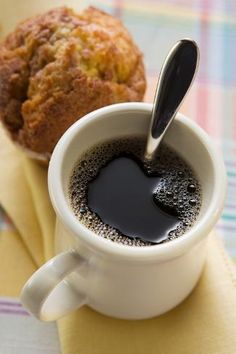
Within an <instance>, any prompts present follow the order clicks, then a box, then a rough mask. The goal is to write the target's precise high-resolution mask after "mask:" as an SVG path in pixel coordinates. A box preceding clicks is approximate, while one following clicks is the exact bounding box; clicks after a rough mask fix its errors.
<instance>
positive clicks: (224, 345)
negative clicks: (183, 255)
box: [0, 130, 236, 354]
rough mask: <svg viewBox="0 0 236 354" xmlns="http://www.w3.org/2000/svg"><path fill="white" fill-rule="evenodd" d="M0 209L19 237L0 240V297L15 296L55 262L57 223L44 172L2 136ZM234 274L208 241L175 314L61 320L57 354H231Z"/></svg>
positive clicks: (84, 313)
mask: <svg viewBox="0 0 236 354" xmlns="http://www.w3.org/2000/svg"><path fill="white" fill-rule="evenodd" d="M0 170H1V173H0V203H1V204H2V205H3V207H4V208H5V210H6V211H7V213H8V215H9V216H10V217H11V219H12V220H13V222H14V224H15V226H16V229H17V231H8V232H6V231H5V232H1V234H0V262H1V263H0V264H1V267H0V295H5V296H19V291H20V288H21V286H22V285H23V283H24V282H25V281H26V279H27V278H28V277H29V276H30V274H32V272H33V271H35V269H36V268H37V267H38V266H39V265H40V264H42V262H43V260H46V259H49V258H50V257H51V256H52V255H53V233H54V224H55V215H54V212H53V210H52V206H51V204H50V200H49V196H48V192H47V170H46V168H45V167H43V166H40V165H38V164H37V163H36V162H34V161H32V160H30V159H28V158H27V157H26V156H24V155H22V153H21V152H19V151H18V150H17V149H16V148H15V147H14V146H13V144H12V143H11V142H10V141H9V139H8V138H7V137H6V136H5V134H4V132H3V131H2V130H0ZM235 308H236V270H235V266H234V265H233V263H232V262H231V260H230V259H229V257H228V256H227V255H226V253H225V251H224V249H223V247H222V245H221V242H220V241H219V239H218V237H217V236H216V235H215V234H213V235H211V237H210V238H209V245H208V255H207V261H206V266H205V269H204V272H203V274H202V277H201V279H200V281H199V283H198V285H197V287H196V288H195V289H194V291H193V292H192V294H191V295H190V296H189V297H188V298H187V299H186V300H185V301H184V302H183V303H182V304H181V305H179V306H177V307H176V308H175V309H174V310H172V311H170V312H168V313H166V314H164V315H162V316H159V317H156V318H153V319H149V320H143V321H125V320H117V319H113V318H109V317H106V316H103V315H101V314H99V313H97V312H95V311H93V310H91V309H89V308H88V307H86V306H85V307H83V308H81V309H79V310H77V311H75V312H73V313H72V314H70V315H68V316H66V317H64V318H62V319H60V320H59V321H58V322H57V323H58V330H59V336H60V342H61V348H62V353H63V354H77V353H78V354H110V353H112V354H121V353H122V354H144V353H149V354H157V353H160V354H172V353H173V354H189V353H191V354H206V353H208V354H233V353H235V351H236V336H235V328H236V311H235Z"/></svg>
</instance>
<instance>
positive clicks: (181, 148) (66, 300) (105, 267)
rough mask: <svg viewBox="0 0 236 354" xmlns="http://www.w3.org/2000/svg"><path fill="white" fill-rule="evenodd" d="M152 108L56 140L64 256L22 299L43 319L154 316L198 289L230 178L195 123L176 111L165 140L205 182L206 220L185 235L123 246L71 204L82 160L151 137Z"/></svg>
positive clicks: (81, 125) (102, 119) (119, 114)
mask: <svg viewBox="0 0 236 354" xmlns="http://www.w3.org/2000/svg"><path fill="white" fill-rule="evenodd" d="M151 110H152V105H151V104H147V103H122V104H116V105H112V106H108V107H104V108H101V109H99V110H97V111H94V112H92V113H90V114H88V115H87V116H85V117H84V118H82V119H80V120H79V121H77V122H76V123H75V124H74V125H73V126H72V127H71V128H70V129H68V130H67V132H66V133H65V134H64V135H63V137H62V138H61V139H60V141H59V142H58V144H57V146H56V148H55V150H54V152H53V155H52V159H51V162H50V165H49V177H48V183H49V192H50V197H51V201H52V204H53V207H54V209H55V211H56V214H57V227H56V254H58V255H57V256H56V257H55V258H53V259H51V260H50V261H49V262H48V263H46V264H45V265H44V266H43V267H41V268H40V269H39V270H38V271H37V272H36V273H34V274H33V276H32V277H31V278H30V279H29V281H28V282H27V283H26V285H25V287H24V288H23V291H22V295H21V299H22V302H23V304H24V306H25V307H26V308H27V309H28V310H29V311H30V312H31V313H32V314H34V315H35V316H36V317H38V318H39V319H41V320H46V321H49V320H55V319H57V318H59V317H61V316H63V315H64V314H66V313H68V312H70V311H71V310H73V309H75V308H79V307H80V306H82V305H84V304H87V305H89V306H90V307H92V308H93V309H95V310H97V311H99V312H101V313H103V314H106V315H109V316H114V317H118V318H124V319H144V318H149V317H153V316H157V315H160V314H162V313H164V312H166V311H168V310H170V309H172V308H173V307H175V306H176V305H178V304H179V303H180V302H181V301H183V300H184V299H185V298H186V296H187V295H188V294H189V293H190V292H191V290H192V289H193V288H194V286H195V285H196V283H197V281H198V279H199V276H200V274H201V271H202V268H203V265H204V261H205V255H206V245H207V236H208V234H209V232H210V231H211V230H212V228H213V226H214V224H215V223H216V221H217V219H218V218H219V216H220V213H221V211H222V208H223V205H224V199H225V190H226V177H225V168H224V164H223V160H222V157H221V153H220V152H219V151H218V150H216V148H215V147H214V145H213V143H212V141H211V139H210V138H209V137H208V136H207V134H206V133H205V132H204V131H203V130H202V129H201V128H200V127H199V126H197V125H196V124H195V123H194V122H192V121H191V120H190V119H188V118H186V117H184V116H183V115H181V114H178V115H177V117H176V119H175V120H174V122H173V124H172V126H171V127H170V129H169V131H168V133H167V135H166V137H165V142H166V143H167V144H168V145H169V146H171V147H173V148H174V149H175V150H176V151H177V152H178V153H179V154H180V155H181V156H182V157H183V158H184V159H185V160H186V161H187V162H188V163H189V164H190V165H191V166H192V167H193V169H194V170H195V172H196V174H197V176H198V178H199V180H200V183H201V185H202V191H203V193H202V194H203V200H202V207H201V212H200V215H199V217H198V220H197V221H196V223H195V224H194V226H193V227H192V228H191V229H190V230H189V231H188V232H186V233H185V234H184V235H183V236H181V237H180V238H178V239H176V240H173V241H171V242H168V243H165V244H160V245H155V246H147V247H140V248H137V247H130V246H124V245H119V244H117V243H114V242H111V241H109V240H106V239H103V238H102V237H99V236H97V235H96V234H94V233H93V232H92V231H90V230H89V229H87V228H86V227H85V226H83V225H82V224H81V223H80V222H79V221H78V220H77V218H76V217H75V216H74V214H73V212H72V210H71V208H70V205H69V201H68V179H69V177H70V174H71V171H72V168H73V166H74V164H75V162H76V161H77V160H78V158H79V156H81V154H83V152H84V151H86V150H87V149H88V148H89V147H91V146H93V145H94V144H97V143H98V142H100V141H104V140H106V139H110V138H113V137H119V136H124V135H131V134H132V135H133V134H146V133H147V130H148V126H149V120H150V116H151ZM61 252H62V253H61Z"/></svg>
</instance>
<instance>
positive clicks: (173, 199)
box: [69, 136, 201, 247]
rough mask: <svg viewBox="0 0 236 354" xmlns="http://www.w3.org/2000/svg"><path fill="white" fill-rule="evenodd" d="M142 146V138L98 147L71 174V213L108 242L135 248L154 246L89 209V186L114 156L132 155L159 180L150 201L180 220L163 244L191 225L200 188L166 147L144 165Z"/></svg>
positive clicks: (189, 168)
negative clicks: (121, 231) (118, 228)
mask: <svg viewBox="0 0 236 354" xmlns="http://www.w3.org/2000/svg"><path fill="white" fill-rule="evenodd" d="M145 145H146V138H145V137H142V136H139V137H125V138H123V137H122V138H120V139H116V140H113V141H107V142H104V143H101V144H98V145H97V146H96V147H93V148H91V149H90V150H88V151H87V152H86V153H85V154H84V155H83V156H82V158H81V159H80V160H79V161H78V162H77V164H76V165H75V167H74V169H73V171H72V175H71V178H70V182H69V200H70V205H71V208H72V210H73V212H74V214H75V215H76V217H77V218H78V219H79V220H80V222H81V223H83V224H84V225H85V226H86V227H87V228H88V229H90V230H91V231H93V232H94V233H96V234H97V235H98V236H100V237H103V238H106V239H108V240H110V241H111V242H116V243H119V244H123V245H127V246H136V247H143V246H150V245H153V243H151V242H149V241H143V240H141V239H139V238H135V237H134V238H130V237H128V236H126V235H123V234H121V233H120V231H119V230H117V229H115V228H113V227H111V226H110V225H107V224H105V223H104V222H103V221H102V220H101V219H100V218H99V216H98V215H97V214H95V213H93V212H92V211H91V210H89V207H88V203H87V191H88V185H89V183H90V181H92V180H93V179H94V178H96V176H97V175H98V174H99V171H100V169H101V168H102V167H104V166H106V165H107V164H108V163H109V162H110V161H111V160H112V159H114V157H117V156H121V155H127V156H130V155H132V156H133V157H134V158H135V159H136V160H137V161H138V163H139V165H140V166H141V167H142V169H143V171H144V173H146V175H148V176H150V178H152V177H156V176H158V177H159V178H160V179H159V182H158V185H157V187H156V188H155V190H154V191H153V201H154V203H156V204H157V206H158V207H159V208H161V209H162V210H163V211H164V212H170V213H172V214H173V215H177V216H178V219H179V224H178V226H177V227H176V228H175V229H173V230H170V231H169V233H168V238H167V239H166V240H164V241H163V242H168V241H170V240H174V239H175V238H177V237H180V236H181V235H183V234H184V233H185V232H186V231H187V230H188V229H189V228H191V226H192V225H193V224H194V222H195V221H196V219H197V217H198V214H199V212H200V208H201V187H200V184H199V182H198V180H197V178H196V176H195V174H194V172H193V170H192V169H191V167H190V166H188V164H187V163H185V162H184V160H183V159H182V158H180V157H179V156H178V155H177V154H176V152H175V151H173V150H172V149H170V148H169V147H167V146H166V145H165V144H162V145H161V146H160V148H159V150H158V154H157V156H156V159H155V161H152V162H147V161H145V163H143V162H142V159H143V156H144V151H145ZM114 188H115V186H114Z"/></svg>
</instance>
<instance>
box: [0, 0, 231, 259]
mask: <svg viewBox="0 0 236 354" xmlns="http://www.w3.org/2000/svg"><path fill="white" fill-rule="evenodd" d="M64 3H65V4H66V1H64ZM87 5H94V6H97V7H99V8H101V9H103V10H105V11H107V12H109V13H111V14H113V15H115V16H117V17H119V18H120V19H121V20H122V21H123V22H124V23H125V25H126V26H127V28H128V29H129V31H130V32H131V33H132V35H133V37H134V39H135V41H136V42H137V44H138V45H139V47H140V48H141V50H142V51H143V53H144V59H145V65H146V70H147V75H148V90H147V94H146V100H147V101H152V99H153V95H154V91H155V85H156V81H157V77H158V73H159V70H160V67H161V64H162V62H163V60H164V58H165V56H166V54H167V52H168V50H169V49H170V48H171V46H172V45H173V43H175V42H176V41H177V40H178V39H181V38H184V37H190V38H193V39H195V40H196V41H197V43H198V44H199V47H200V51H201V60H200V68H199V72H198V75H197V77H196V80H195V84H194V86H193V87H192V89H191V92H190V94H189V95H188V97H187V99H186V101H185V104H184V106H183V107H182V108H181V111H182V112H183V113H185V114H186V115H188V116H189V117H191V118H192V119H193V120H195V121H196V122H197V123H198V124H200V125H201V126H202V127H203V128H204V129H205V130H206V131H207V132H208V133H209V134H210V135H211V137H212V138H213V139H214V140H215V142H216V144H217V145H218V146H219V148H220V149H221V150H222V152H223V154H224V160H225V164H226V167H227V174H228V195H227V202H226V206H225V209H224V213H223V215H222V218H221V220H220V221H219V223H218V225H217V229H218V230H219V232H220V233H221V235H222V236H223V238H224V240H225V245H226V248H227V250H228V252H229V253H230V255H231V256H232V257H233V259H234V260H235V261H236V233H235V231H236V213H235V210H236V200H235V197H236V154H235V153H236V70H235V65H236V2H235V1H234V0H192V1H190V0H172V1H171V0H168V1H164V0H163V1H161V0H159V1H157V0H145V1H143V0H126V1H125V0H123V1H122V0H99V1H81V6H87ZM52 6H53V1H52ZM0 220H1V223H0V227H1V228H8V227H11V224H10V222H9V220H8V219H7V218H6V216H5V215H4V212H3V211H0Z"/></svg>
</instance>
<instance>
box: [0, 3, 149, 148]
mask: <svg viewBox="0 0 236 354" xmlns="http://www.w3.org/2000/svg"><path fill="white" fill-rule="evenodd" d="M145 88H146V81H145V74H144V66H143V60H142V54H141V53H140V51H139V49H138V48H137V46H136V45H135V44H134V42H133V40H132V38H131V36H130V34H129V33H128V31H127V30H126V29H125V28H124V26H123V25H122V23H121V22H120V21H119V20H117V19H115V18H114V17H112V16H111V15H108V14H106V13H104V12H102V11H100V10H98V9H96V8H94V7H89V8H87V9H85V10H84V11H82V12H81V13H75V12H74V11H73V10H72V9H69V8H66V7H63V8H57V9H53V10H51V11H49V12H47V13H45V14H43V15H39V16H36V17H34V18H31V19H28V20H26V21H24V22H23V23H21V24H20V25H19V26H18V27H17V28H16V30H15V31H14V32H13V33H11V34H10V35H8V37H7V38H6V39H5V40H4V42H3V43H1V45H0V118H1V121H2V122H3V125H4V126H5V127H6V128H7V130H8V132H9V133H10V135H11V137H12V139H13V140H14V141H16V142H17V143H19V144H20V145H21V146H23V147H25V148H27V149H30V150H32V151H34V152H37V153H40V154H50V153H51V152H52V151H53V148H54V146H55V145H56V143H57V141H58V140H59V138H60V137H61V135H62V134H63V133H64V132H65V130H66V129H67V128H68V127H69V126H70V125H71V124H72V123H74V122H75V121H76V120H78V119H79V118H80V117H82V116H84V115H85V114H87V113H88V112H90V111H93V110H95V109H97V108H99V107H103V106H106V105H109V104H112V103H119V102H127V101H141V100H142V99H143V95H144V92H145Z"/></svg>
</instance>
